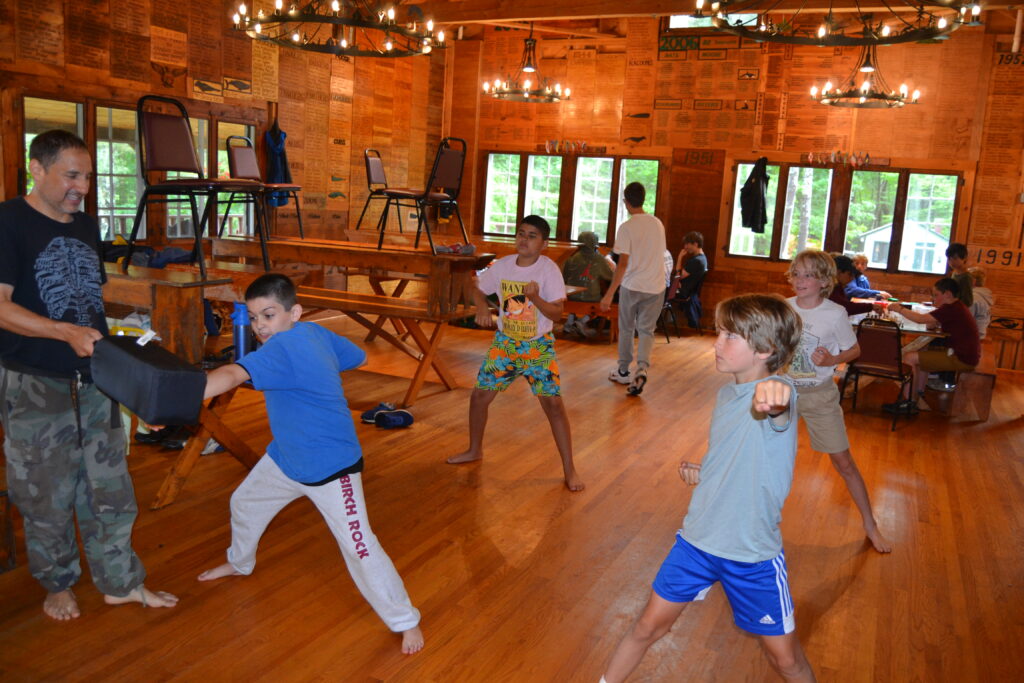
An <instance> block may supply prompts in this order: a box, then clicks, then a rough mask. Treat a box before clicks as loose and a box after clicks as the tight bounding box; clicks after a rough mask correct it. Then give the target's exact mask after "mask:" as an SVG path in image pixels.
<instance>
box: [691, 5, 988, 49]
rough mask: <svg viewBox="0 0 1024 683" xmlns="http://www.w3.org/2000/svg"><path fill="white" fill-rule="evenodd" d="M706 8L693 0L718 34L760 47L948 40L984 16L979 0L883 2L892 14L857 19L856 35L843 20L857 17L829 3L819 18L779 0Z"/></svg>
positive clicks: (977, 23) (701, 15) (696, 13)
mask: <svg viewBox="0 0 1024 683" xmlns="http://www.w3.org/2000/svg"><path fill="white" fill-rule="evenodd" d="M705 4H706V3H705V0H695V9H694V14H693V16H695V17H705V16H709V17H710V19H711V25H712V26H713V27H714V28H715V29H717V30H718V31H722V32H724V33H731V34H733V35H737V36H740V37H742V38H746V39H748V40H755V41H758V42H768V43H788V44H791V45H818V46H840V45H894V44H897V43H909V42H920V41H927V40H944V39H946V38H948V37H949V34H950V33H952V32H953V31H956V30H957V29H958V28H960V27H961V26H977V25H980V22H978V15H979V14H980V13H981V5H979V4H978V3H977V2H976V1H975V0H901V2H900V3H899V6H898V7H897V6H896V3H893V5H890V4H889V3H887V2H883V3H882V4H883V5H884V6H885V8H886V9H887V10H888V12H887V13H884V14H881V15H880V18H879V19H877V20H876V19H875V17H874V15H872V14H863V15H860V16H859V17H856V19H855V22H856V23H858V24H859V25H860V26H862V28H863V30H862V31H861V33H860V34H859V35H857V34H848V33H846V26H847V23H846V21H845V20H844V19H843V18H842V17H844V16H850V17H853V16H855V15H843V14H836V13H833V11H832V3H831V0H830V2H829V8H828V11H827V13H826V14H825V15H824V16H822V17H821V18H820V19H819V18H816V17H815V16H813V15H811V14H810V12H811V10H804V9H803V8H800V9H795V10H792V11H791V12H790V11H787V10H778V9H776V8H777V7H778V5H779V2H778V0H720V2H713V3H711V11H710V14H709V15H706V14H705V13H704V5H705ZM858 6H859V5H858ZM815 11H817V10H815ZM769 13H771V15H769ZM776 17H777V19H776Z"/></svg>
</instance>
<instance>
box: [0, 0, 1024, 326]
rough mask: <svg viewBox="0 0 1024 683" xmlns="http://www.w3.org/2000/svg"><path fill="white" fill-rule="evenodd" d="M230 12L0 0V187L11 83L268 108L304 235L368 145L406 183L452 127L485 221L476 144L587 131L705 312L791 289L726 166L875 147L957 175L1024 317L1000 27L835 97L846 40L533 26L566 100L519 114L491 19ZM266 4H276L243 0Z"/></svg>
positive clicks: (226, 113)
mask: <svg viewBox="0 0 1024 683" xmlns="http://www.w3.org/2000/svg"><path fill="white" fill-rule="evenodd" d="M233 4H234V3H233V2H231V1H230V0H226V1H223V2H213V3H210V2H198V1H196V0H190V1H188V2H180V1H174V0H126V1H125V2H117V3H113V2H110V1H109V0H80V1H79V2H74V3H70V2H67V3H65V2H62V1H61V0H0V88H2V99H0V114H2V122H0V126H2V127H3V132H4V135H3V143H2V145H3V160H4V163H3V170H2V171H0V187H2V192H0V194H2V196H3V197H12V196H15V195H16V194H17V192H18V181H17V172H16V170H17V169H18V167H19V166H20V163H21V157H20V155H21V153H22V152H21V149H20V145H21V143H20V138H19V135H18V134H19V133H20V121H21V113H20V111H19V109H18V107H19V106H20V102H21V97H22V96H24V95H35V96H39V97H52V98H58V99H60V98H63V99H70V100H75V101H83V102H93V103H102V104H104V105H106V106H110V105H117V106H124V107H132V106H134V102H135V100H136V99H137V98H138V97H139V96H140V95H142V94H146V93H157V94H166V95H170V96H173V97H177V98H182V99H184V100H186V102H187V104H188V106H189V109H190V111H191V112H192V113H193V114H194V115H197V116H207V117H210V118H211V119H214V120H226V121H235V122H250V123H253V124H255V125H256V126H257V130H258V131H259V132H262V131H263V130H265V129H266V126H267V125H268V123H269V120H270V117H271V116H272V114H273V113H274V112H275V111H276V112H277V115H278V117H279V121H280V125H281V128H282V129H284V130H285V131H286V132H287V134H288V154H289V159H290V163H291V168H292V173H293V176H294V180H295V181H296V182H298V183H300V184H301V185H302V186H303V192H302V194H301V196H302V202H303V209H304V213H303V219H304V224H305V227H306V230H307V235H311V236H316V237H324V238H339V237H343V236H344V229H345V228H346V227H347V226H348V225H349V220H350V218H351V221H352V222H353V223H354V221H355V219H356V218H358V213H359V211H360V210H361V208H362V205H363V202H364V200H365V197H366V192H367V190H366V184H365V174H364V171H363V161H362V156H363V149H364V148H375V149H378V150H379V151H380V152H381V154H382V155H383V156H384V159H385V165H386V168H387V170H388V175H389V182H390V183H391V184H392V185H394V186H400V185H411V186H416V185H418V184H422V183H423V182H424V180H425V177H426V175H427V174H428V173H429V169H430V163H431V160H432V158H433V154H434V151H435V149H436V145H437V142H438V140H439V139H440V138H441V136H442V135H455V136H458V137H462V138H464V139H466V140H467V142H468V143H469V149H470V155H469V158H468V160H467V168H466V179H465V182H464V185H463V194H462V196H461V198H460V204H461V205H462V207H463V215H464V216H466V217H467V219H468V221H469V222H470V224H471V229H472V230H473V231H474V232H476V233H479V232H480V231H481V227H480V225H481V220H480V219H481V216H482V200H483V197H482V195H483V186H484V174H485V170H486V168H485V167H486V154H487V153H488V152H489V151H496V150H497V151H517V150H518V151H537V150H543V149H544V145H545V142H546V141H549V140H551V141H560V140H568V141H577V142H578V141H584V142H586V143H587V147H588V149H589V150H595V149H600V148H604V151H605V152H606V153H608V154H618V155H634V156H642V157H646V158H656V159H658V160H659V161H660V164H661V169H662V174H661V178H662V180H661V184H660V187H659V191H658V203H657V213H658V214H659V216H660V217H661V218H662V219H663V221H664V222H665V224H666V226H667V228H668V232H669V247H670V249H672V250H673V252H675V251H677V250H678V249H679V247H680V246H681V244H680V243H681V237H682V235H683V234H685V233H686V232H687V231H689V230H693V229H696V230H700V231H702V232H703V233H704V234H705V236H706V240H707V244H706V249H705V250H706V251H707V252H708V256H709V260H710V261H711V264H712V269H713V274H712V276H711V277H709V280H708V284H707V287H706V289H705V299H706V301H707V303H709V304H713V303H714V302H715V301H717V300H718V299H720V298H721V297H723V296H727V295H729V294H731V293H734V292H741V291H750V290H751V289H760V290H764V289H766V288H767V289H771V290H775V291H779V292H783V293H785V292H786V291H787V287H786V286H785V281H784V279H783V276H782V271H783V270H784V267H783V265H782V264H779V263H777V262H768V261H766V260H763V259H756V258H750V257H737V256H728V255H727V254H726V253H725V251H724V248H725V246H726V244H727V242H728V225H729V222H730V218H731V210H732V209H731V197H732V193H733V190H734V186H733V183H734V178H735V170H734V169H735V165H736V163H737V162H741V161H751V160H754V159H756V158H757V157H758V156H761V155H764V156H767V157H768V158H769V159H770V160H771V161H773V162H776V161H789V162H796V161H799V160H801V159H803V158H805V157H806V155H807V154H808V153H829V152H832V151H835V150H841V151H843V152H860V153H869V154H870V155H871V158H872V160H874V161H876V162H883V163H884V162H885V161H886V160H887V161H888V164H889V165H891V166H893V167H897V166H899V167H908V168H915V169H923V170H928V169H931V170H940V171H941V170H951V171H954V172H958V173H961V174H962V176H963V181H964V184H963V187H962V190H961V197H960V201H959V205H958V208H957V215H956V225H955V230H954V235H953V238H954V239H955V240H958V241H964V242H967V243H968V245H969V247H970V250H971V258H972V260H980V261H981V262H982V263H983V264H984V265H985V266H986V267H987V268H988V269H989V271H990V281H991V284H990V286H991V288H992V289H993V291H994V292H995V296H996V299H997V307H996V312H997V314H1000V315H1011V316H1018V317H1019V316H1024V297H1022V296H1021V294H1020V292H1022V291H1024V267H1022V265H1024V263H1022V259H1021V254H1022V250H1021V247H1022V244H1021V239H1022V235H1021V232H1022V231H1021V224H1022V219H1024V205H1022V204H1021V202H1020V198H1019V194H1020V192H1021V173H1022V159H1024V66H1021V65H1020V64H1019V60H1018V62H1017V63H1015V62H1013V61H1012V60H1005V59H1004V55H1005V54H1007V53H1006V50H1008V46H1007V40H1006V37H1005V36H1000V35H993V34H991V33H988V32H986V29H984V28H964V29H961V30H959V31H957V32H956V33H954V34H953V35H952V37H951V38H950V39H949V40H947V41H943V42H941V43H935V44H928V45H917V44H911V45H900V46H891V47H886V48H883V50H882V52H881V53H880V54H881V59H882V67H883V69H884V71H885V73H886V74H887V77H888V78H889V80H890V82H899V81H900V80H902V79H903V78H906V79H907V80H909V81H910V82H911V83H912V84H913V85H914V86H915V87H918V88H920V89H921V91H922V98H921V103H920V104H918V105H914V106H908V107H906V108H904V109H900V110H894V111H889V110H850V109H845V110H844V109H836V108H829V107H823V106H821V105H818V104H815V103H813V102H811V101H810V99H809V98H808V96H807V90H808V87H809V84H810V83H812V82H814V81H815V80H816V79H820V78H821V77H823V76H825V75H832V76H833V77H834V78H835V77H839V76H842V75H844V74H845V73H846V72H847V71H848V70H850V69H851V68H852V66H853V62H854V60H855V59H856V57H857V51H856V49H855V48H835V49H823V48H812V47H793V46H780V45H758V44H755V43H749V44H746V43H742V42H741V41H740V40H739V39H738V38H735V37H732V36H725V35H716V34H703V33H699V32H698V33H688V34H685V35H682V36H679V37H677V38H676V39H674V40H672V41H663V40H661V39H660V36H659V23H658V20H657V19H653V18H631V19H622V20H618V21H615V20H609V22H608V23H609V24H613V25H614V29H615V30H614V31H610V30H606V31H603V32H602V33H603V34H604V35H602V36H595V37H593V38H585V39H580V38H571V39H569V38H557V37H554V38H553V37H550V34H544V35H542V36H541V39H540V41H539V54H540V56H541V71H542V73H544V74H545V75H547V76H549V77H551V78H552V79H554V80H564V82H565V84H566V85H568V86H570V87H572V90H573V93H572V98H571V99H570V100H569V101H566V102H563V103H560V104H552V105H529V104H517V103H504V102H497V101H494V100H491V99H489V98H486V97H484V96H483V93H482V91H481V88H480V84H481V83H482V81H483V80H484V79H485V78H489V79H493V78H494V77H495V76H498V75H502V74H505V73H507V72H508V71H510V70H512V69H514V68H515V66H516V65H517V64H518V61H519V56H520V54H521V50H522V39H523V38H525V37H526V33H525V32H524V31H520V30H504V29H498V28H493V27H488V28H486V29H485V30H484V31H483V33H482V37H481V36H480V35H479V34H477V36H478V37H476V38H474V39H469V40H463V41H457V42H453V44H452V46H451V47H450V48H449V49H447V50H437V51H435V52H434V53H433V54H432V55H430V56H428V57H416V58H410V59H371V58H355V59H352V60H342V59H335V58H329V57H326V56H322V55H316V54H311V53H306V52H302V51H298V50H291V49H283V48H282V49H279V48H277V47H275V46H272V45H267V44H263V43H259V42H255V41H251V40H249V39H248V38H245V37H244V36H241V35H239V34H237V33H236V32H234V31H233V29H232V27H231V24H230V19H229V15H230V13H231V11H232V6H233ZM261 6H268V7H269V6H270V3H269V2H262V3H261V2H257V3H255V7H254V11H255V9H258V8H260V7H261ZM616 36H617V37H616ZM659 48H666V49H659ZM86 123H87V126H86V131H87V136H91V135H92V134H93V133H92V132H91V130H90V126H89V125H88V124H90V123H91V122H90V121H88V120H87V121H86ZM883 168H884V167H883ZM741 180H742V179H741ZM375 217H376V214H375V213H372V212H371V215H370V218H369V220H371V221H373V220H375ZM277 222H278V226H277V227H278V229H279V230H280V231H283V232H294V230H295V221H294V209H293V208H292V207H287V208H285V209H283V210H279V211H278V216H277ZM151 224H152V222H151ZM152 235H153V236H154V237H159V229H157V230H155V231H154V232H153V233H152ZM979 256H980V257H981V258H980V259H978V257H979ZM932 279H933V278H932V276H925V275H905V274H895V273H875V274H874V275H873V281H875V282H876V283H878V284H881V285H883V286H885V287H886V288H887V289H889V290H890V291H892V292H893V293H894V294H896V295H898V296H905V297H913V296H915V295H916V296H917V297H920V296H921V295H924V296H925V297H926V298H927V293H928V291H929V287H930V284H931V281H932ZM766 283H767V285H766Z"/></svg>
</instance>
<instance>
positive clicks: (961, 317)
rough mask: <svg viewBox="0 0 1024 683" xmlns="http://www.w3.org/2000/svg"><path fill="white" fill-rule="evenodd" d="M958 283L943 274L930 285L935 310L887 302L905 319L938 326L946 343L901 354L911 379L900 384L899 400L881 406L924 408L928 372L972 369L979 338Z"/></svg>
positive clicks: (909, 410) (978, 356) (897, 409)
mask: <svg viewBox="0 0 1024 683" xmlns="http://www.w3.org/2000/svg"><path fill="white" fill-rule="evenodd" d="M959 296H960V286H959V285H958V284H957V282H956V280H954V279H953V278H951V277H944V278H942V279H940V280H938V281H937V282H936V283H935V286H934V287H933V288H932V302H933V303H934V304H935V306H936V308H935V310H933V311H931V312H930V313H917V312H915V311H913V310H911V309H909V308H907V307H906V306H904V305H903V304H898V303H894V304H889V310H890V311H893V312H895V313H899V314H900V315H902V316H903V317H904V318H906V319H907V320H910V321H913V322H915V323H923V324H925V325H928V326H929V327H938V328H940V329H941V330H942V331H943V332H944V333H946V334H947V335H948V336H949V339H948V340H947V341H948V342H949V346H948V347H947V348H941V349H922V350H921V351H909V352H907V353H905V354H903V362H904V363H906V364H907V365H909V366H910V367H911V369H912V370H913V373H914V379H913V381H912V382H911V384H908V385H905V386H904V387H903V393H902V394H901V395H900V400H899V401H896V402H895V403H886V404H885V405H883V406H882V409H883V410H885V411H887V412H891V413H892V412H895V413H900V414H909V415H913V414H915V413H917V411H918V410H928V405H927V404H926V403H925V402H924V401H923V400H921V395H922V394H923V393H924V388H925V385H926V384H927V383H928V373H929V372H960V371H968V370H973V369H974V368H975V366H977V365H978V362H979V361H980V360H981V340H980V339H979V338H978V325H977V323H975V322H974V316H973V315H972V314H971V312H970V310H968V308H967V307H966V306H964V305H963V302H961V301H960V299H959Z"/></svg>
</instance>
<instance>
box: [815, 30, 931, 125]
mask: <svg viewBox="0 0 1024 683" xmlns="http://www.w3.org/2000/svg"><path fill="white" fill-rule="evenodd" d="M876 50H877V47H876V46H875V45H865V46H864V47H862V48H861V53H860V58H859V59H858V60H857V66H856V67H855V68H854V70H853V72H852V73H850V75H849V76H847V77H846V80H844V81H842V83H841V84H840V85H839V87H835V86H833V84H832V81H827V82H826V83H825V85H824V86H822V88H821V90H819V89H818V86H812V87H811V99H812V100H814V101H816V102H821V103H822V104H828V105H831V106H833V107H855V108H862V109H882V108H885V109H896V108H898V107H902V106H904V105H905V104H908V103H909V104H917V101H918V99H920V97H921V91H920V90H914V92H913V93H911V92H910V89H909V88H908V87H907V85H906V84H903V85H901V86H900V87H899V90H892V89H890V88H889V86H888V84H886V82H885V79H884V78H883V77H882V72H881V70H880V69H879V67H878V55H877V54H876Z"/></svg>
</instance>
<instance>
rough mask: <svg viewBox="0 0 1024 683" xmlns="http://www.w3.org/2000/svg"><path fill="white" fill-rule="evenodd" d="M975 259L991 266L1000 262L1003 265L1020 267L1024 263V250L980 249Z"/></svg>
mask: <svg viewBox="0 0 1024 683" xmlns="http://www.w3.org/2000/svg"><path fill="white" fill-rule="evenodd" d="M975 261H976V262H977V263H987V264H988V265H990V266H994V265H996V264H997V263H998V264H999V265H1001V266H1007V267H1010V266H1013V267H1016V268H1020V267H1021V264H1022V263H1024V251H1021V250H1019V249H978V255H977V257H976V258H975Z"/></svg>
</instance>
